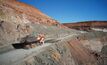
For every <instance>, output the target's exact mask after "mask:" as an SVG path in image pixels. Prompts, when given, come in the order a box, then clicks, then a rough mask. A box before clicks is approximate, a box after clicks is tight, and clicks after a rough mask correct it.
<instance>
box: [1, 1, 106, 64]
mask: <svg viewBox="0 0 107 65" xmlns="http://www.w3.org/2000/svg"><path fill="white" fill-rule="evenodd" d="M81 25H82V24H81ZM104 25H105V24H104ZM104 25H103V26H104ZM61 27H64V26H63V25H61V24H60V23H58V22H57V21H55V20H53V19H51V18H50V17H48V16H46V15H45V14H43V13H41V12H40V11H39V10H37V9H35V8H34V7H32V6H28V5H26V4H24V3H20V2H17V1H16V0H0V65H107V50H106V48H107V33H105V32H102V31H100V32H98V31H93V32H87V33H81V32H80V31H77V30H73V29H68V28H61ZM39 33H44V34H45V37H46V39H45V44H44V45H39V46H36V47H35V48H32V49H23V48H18V49H17V48H15V47H14V46H13V44H18V43H20V42H21V40H22V39H23V38H25V37H26V36H28V35H30V36H31V38H29V39H28V40H29V41H32V40H33V39H32V37H35V36H36V35H38V34H39Z"/></svg>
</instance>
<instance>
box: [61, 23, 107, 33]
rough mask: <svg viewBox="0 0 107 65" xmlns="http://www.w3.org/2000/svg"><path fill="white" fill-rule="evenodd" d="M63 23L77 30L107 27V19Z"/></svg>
mask: <svg viewBox="0 0 107 65" xmlns="http://www.w3.org/2000/svg"><path fill="white" fill-rule="evenodd" d="M63 25H65V26H67V27H69V28H71V29H76V30H85V31H88V30H91V28H100V29H104V28H107V21H86V22H78V23H64V24H63Z"/></svg>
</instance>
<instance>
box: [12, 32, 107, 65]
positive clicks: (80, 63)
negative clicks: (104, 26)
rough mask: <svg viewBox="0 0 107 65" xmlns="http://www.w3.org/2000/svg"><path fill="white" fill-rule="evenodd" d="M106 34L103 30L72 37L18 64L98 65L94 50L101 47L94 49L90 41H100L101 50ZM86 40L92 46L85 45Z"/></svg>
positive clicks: (17, 64)
mask: <svg viewBox="0 0 107 65" xmlns="http://www.w3.org/2000/svg"><path fill="white" fill-rule="evenodd" d="M106 35H107V34H106V33H102V32H92V33H90V34H89V33H86V34H82V35H80V36H77V37H71V38H68V39H65V40H64V41H61V42H58V43H54V44H51V45H50V46H48V47H46V48H45V50H44V51H43V52H40V53H39V54H37V55H36V54H34V55H33V56H32V55H31V56H30V57H28V58H27V59H24V60H23V61H21V62H20V63H16V65H98V60H97V57H96V56H95V55H93V54H92V52H93V51H96V49H99V47H96V48H94V49H93V48H92V46H93V47H94V46H95V44H94V43H92V42H90V41H91V40H93V41H94V42H96V43H97V42H100V43H101V44H102V45H101V47H100V49H99V50H100V51H101V50H102V48H103V46H104V44H105V45H106V43H105V41H106V40H105V39H106V38H105V37H106ZM86 40H88V41H87V43H89V44H88V47H90V48H88V47H86V46H87V45H84V44H85V43H86ZM84 41H85V42H84ZM102 41H103V42H102ZM99 50H97V52H99ZM38 51H39V50H38ZM102 63H103V62H102ZM13 65H15V64H13ZM103 65H104V64H103Z"/></svg>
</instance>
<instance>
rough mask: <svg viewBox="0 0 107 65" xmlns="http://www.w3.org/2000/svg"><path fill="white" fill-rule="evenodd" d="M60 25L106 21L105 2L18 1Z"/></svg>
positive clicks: (62, 0) (67, 0)
mask: <svg viewBox="0 0 107 65" xmlns="http://www.w3.org/2000/svg"><path fill="white" fill-rule="evenodd" d="M19 1H20V2H23V3H26V4H29V5H31V6H33V7H35V8H37V9H39V10H40V11H41V12H43V13H44V14H46V15H47V16H49V17H51V18H52V19H55V20H57V21H59V22H60V23H75V22H81V21H107V0H19Z"/></svg>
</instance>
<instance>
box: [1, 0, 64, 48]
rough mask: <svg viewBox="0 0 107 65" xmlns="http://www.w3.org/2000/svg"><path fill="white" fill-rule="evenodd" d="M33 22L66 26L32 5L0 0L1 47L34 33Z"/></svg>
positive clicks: (12, 0) (13, 0)
mask: <svg viewBox="0 0 107 65" xmlns="http://www.w3.org/2000/svg"><path fill="white" fill-rule="evenodd" d="M32 24H44V25H51V26H57V27H64V26H63V25H61V24H60V23H58V22H57V21H56V20H53V19H51V18H50V17H48V16H46V15H45V14H43V13H42V12H40V11H39V10H38V9H36V8H34V7H32V6H29V5H26V4H24V3H21V2H18V1H16V0H0V49H4V47H6V48H7V46H8V45H10V44H12V43H17V42H20V39H21V38H23V37H25V36H26V35H30V34H32V33H33V31H34V30H33V28H34V27H33V26H32ZM34 26H35V25H34Z"/></svg>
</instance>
